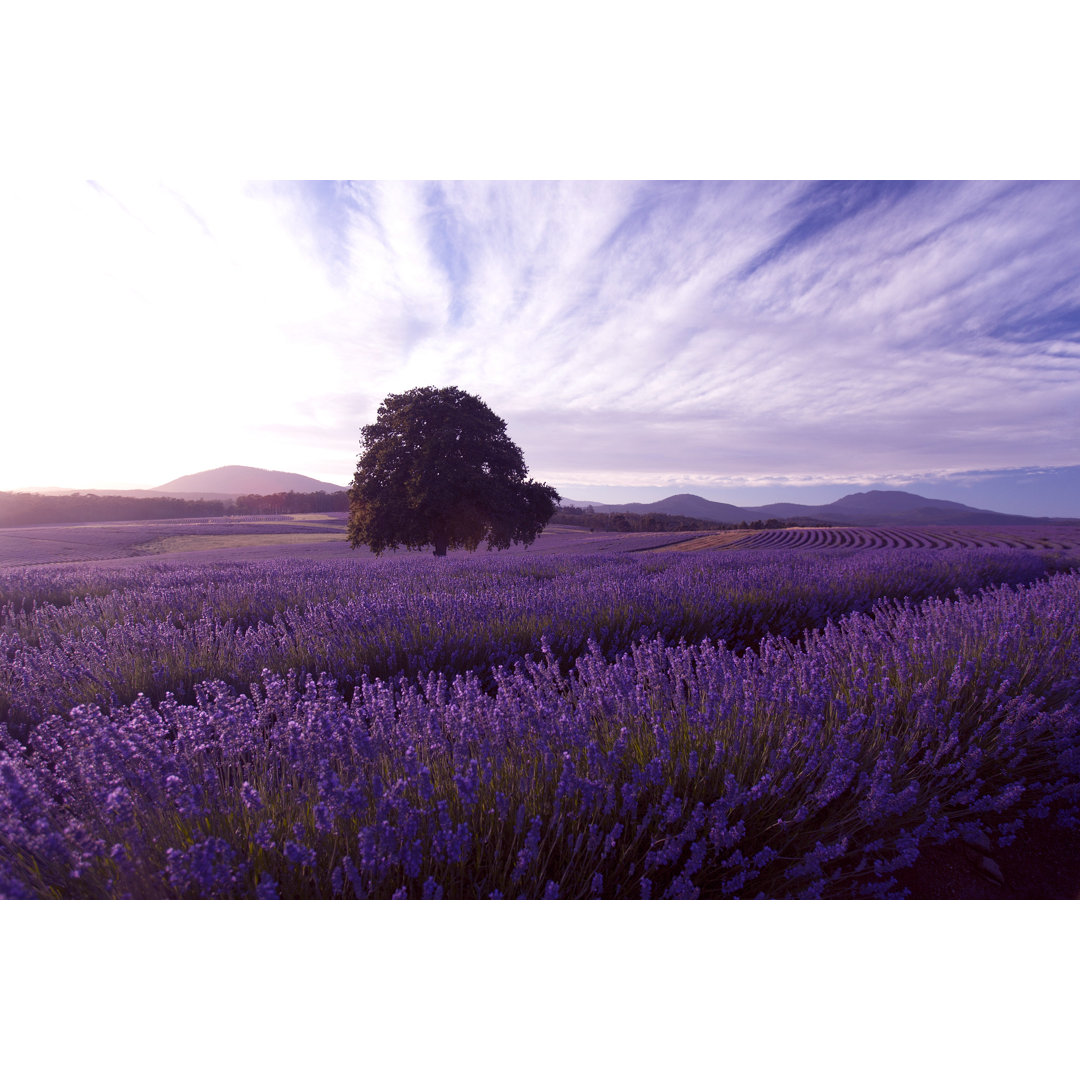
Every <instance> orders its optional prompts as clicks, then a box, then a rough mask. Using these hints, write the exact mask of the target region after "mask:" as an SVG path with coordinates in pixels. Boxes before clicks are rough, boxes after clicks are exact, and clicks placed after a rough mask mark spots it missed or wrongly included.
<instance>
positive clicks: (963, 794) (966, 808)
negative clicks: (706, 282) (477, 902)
mask: <svg viewBox="0 0 1080 1080" xmlns="http://www.w3.org/2000/svg"><path fill="white" fill-rule="evenodd" d="M788 561H789V565H790V557H789V560H788ZM521 565H522V567H523V568H524V567H526V565H527V564H526V563H522V564H521ZM829 565H834V566H837V567H838V566H840V565H842V564H839V563H837V564H829ZM641 566H642V568H643V569H642V575H643V578H644V580H646V581H647V580H648V578H649V575H650V574H651V577H653V578H657V579H660V580H663V574H664V572H665V570H666V569H667V567H666V566H665V565H664V564H663V562H660V563H656V562H649V561H643V562H642V563H641ZM708 566H709V564H708V561H707V560H706V561H702V562H698V561H697V560H695V561H694V564H693V565H692V566H691V567H690V569H689V570H684V571H683V573H690V576H691V579H692V577H693V573H694V572H700V573H703V574H704V575H705V577H706V580H708ZM703 567H704V568H705V569H702V568H703ZM847 568H848V569H849V571H850V570H851V569H852V568H853V567H852V565H851V564H848V567H847ZM854 568H856V569H857V568H858V564H855V567H854ZM536 569H537V567H535V566H534V567H532V568H531V571H530V572H535V571H536ZM617 569H618V568H617V567H613V570H612V572H613V576H614V577H615V579H616V584H617V582H618V581H619V580H620V579H619V577H618V573H617V572H616V571H617ZM863 569H864V570H865V569H866V568H865V567H864V568H863ZM950 573H951V572H950ZM522 576H523V578H524V573H523V574H522ZM838 576H839V575H838ZM546 580H547V581H557V580H558V578H548V579H546ZM522 584H524V581H523V582H522ZM683 584H684V585H685V584H686V581H685V579H683ZM743 584H744V588H745V589H747V590H750V583H749V582H744V583H743ZM758 584H759V591H760V578H759V580H758ZM703 591H704V590H703ZM627 592H628V593H629V589H627ZM795 594H796V595H798V593H797V590H795ZM531 595H532V594H531V592H530V589H529V587H526V588H525V589H524V591H523V597H522V600H521V605H520V606H521V607H524V608H525V610H528V609H527V607H526V605H525V601H526V600H528V599H529V598H530V597H531ZM569 595H570V596H571V597H572V596H573V594H572V593H570V594H569ZM747 595H750V593H749V592H748V593H747ZM755 595H756V594H755ZM810 597H811V598H813V599H814V600H815V602H819V603H820V602H821V601H820V600H818V599H817V596H816V594H814V593H813V590H811V592H810ZM607 598H608V600H609V602H611V600H612V599H615V598H618V590H617V588H613V589H611V590H610V591H609V592H608V594H607ZM1078 602H1080V575H1077V574H1075V573H1073V574H1063V575H1057V576H1055V577H1052V578H1050V579H1049V580H1045V581H1039V582H1036V583H1034V584H1031V585H1027V586H1019V587H1017V586H1010V585H999V586H997V587H994V588H989V589H986V590H984V591H982V592H981V593H979V594H978V595H974V596H971V595H961V596H957V597H953V598H940V597H939V598H935V599H928V600H924V601H922V602H919V603H916V602H914V601H913V600H911V599H907V600H898V601H880V600H879V601H877V602H875V603H873V604H872V605H871V610H870V611H868V612H862V613H854V614H848V615H845V616H843V617H841V618H838V619H835V620H832V621H826V622H824V623H823V625H822V626H821V627H820V628H818V629H812V630H810V631H809V632H808V633H805V634H804V635H803V636H802V637H801V638H798V639H793V638H792V636H790V634H789V635H785V636H777V635H772V636H769V637H767V638H766V639H765V640H764V641H762V642H760V643H759V644H758V647H757V648H756V649H743V650H737V649H731V648H728V647H726V646H725V645H723V644H720V643H717V642H714V641H709V640H702V641H697V642H694V643H690V644H687V643H685V642H683V643H678V642H672V641H669V640H665V639H664V638H663V637H662V636H660V635H659V634H654V635H653V636H652V637H651V638H650V639H649V640H641V639H639V640H637V641H635V642H632V643H631V645H630V647H629V648H628V649H626V650H624V651H623V652H622V653H621V654H620V655H618V656H615V657H612V656H611V655H609V653H608V651H607V650H606V648H605V646H604V645H603V644H601V642H600V641H599V640H595V639H594V640H592V641H589V642H587V643H586V647H585V649H584V650H583V651H582V652H581V653H580V654H579V655H578V656H577V657H576V658H575V659H574V661H573V663H572V664H570V665H567V664H566V663H560V658H559V657H558V656H557V655H556V653H555V652H554V650H553V649H552V647H551V646H550V644H549V643H548V642H547V641H546V640H542V644H541V648H540V649H538V650H536V651H535V653H534V655H533V656H531V657H525V658H518V659H515V660H513V662H512V663H509V664H504V665H502V666H498V667H496V668H495V669H494V670H493V671H491V673H490V678H489V680H488V681H489V683H490V685H485V682H484V681H483V680H481V678H480V677H479V675H478V674H477V673H475V672H464V673H447V672H445V671H440V670H437V669H435V668H430V669H429V670H427V671H426V672H419V673H412V674H403V673H401V672H400V671H399V672H398V673H396V674H394V675H393V676H387V677H381V676H368V675H362V676H361V677H360V678H359V680H358V682H357V684H356V687H355V692H354V693H352V694H351V696H350V695H346V694H345V693H343V691H342V687H341V684H340V680H339V679H338V678H336V677H335V676H334V675H333V674H331V673H329V672H326V671H324V672H322V673H320V674H318V675H316V674H314V673H312V671H311V669H309V672H308V673H306V674H305V673H302V672H299V671H296V672H285V673H282V672H274V671H271V670H269V669H268V670H265V671H263V672H262V673H261V674H260V676H259V677H258V678H257V679H255V680H254V681H253V683H252V685H251V687H250V689H249V690H248V691H247V692H246V693H242V692H240V691H239V690H238V689H237V688H236V687H235V686H230V685H229V684H227V683H225V682H223V681H221V680H207V681H203V682H200V683H199V684H197V685H196V686H195V688H194V690H193V696H194V700H193V701H192V702H190V703H187V702H182V701H180V700H179V699H178V698H177V697H176V696H174V695H172V694H169V693H166V694H165V695H164V697H163V698H162V699H161V700H160V701H157V702H154V701H152V700H151V699H150V698H149V697H147V696H138V697H136V698H135V699H134V700H133V701H131V702H129V703H126V704H114V705H112V706H110V707H108V708H107V709H106V708H102V707H101V706H100V705H95V704H82V705H79V706H77V707H76V708H74V709H73V710H72V711H71V713H70V715H69V716H60V715H56V714H53V715H49V716H47V717H43V718H41V719H40V720H39V721H38V722H37V723H36V725H35V726H34V727H33V729H32V731H31V732H30V733H29V736H28V738H27V741H26V743H25V745H24V743H22V742H21V741H19V740H17V739H15V738H14V737H12V736H11V735H4V737H3V738H4V741H3V747H2V750H0V779H2V783H0V838H2V839H0V891H2V892H3V893H4V895H8V896H12V897H18V896H58V897H59V896H64V897H67V896H87V897H90V896H93V897H99V896H100V897H119V896H137V897H251V898H256V897H258V898H272V897H325V898H330V897H381V898H392V897H402V898H403V897H410V898H436V897H443V898H486V897H490V898H511V897H530V898H542V897H548V898H554V897H558V898H588V897H601V898H660V897H665V898H684V897H685V898H690V897H755V896H766V897H813V896H852V895H855V896H888V895H893V894H895V879H894V878H893V874H894V873H895V871H896V870H897V869H899V868H901V867H903V866H907V865H910V864H911V863H912V862H913V861H914V859H915V858H916V856H917V854H918V851H919V848H920V845H922V844H924V843H926V842H928V841H940V840H944V839H947V838H949V837H951V836H954V835H958V834H960V833H961V832H962V831H963V830H964V829H967V828H972V827H975V826H981V827H989V828H992V829H993V830H994V831H995V832H996V834H997V835H998V836H999V838H1000V839H1001V840H1002V841H1003V842H1004V841H1007V840H1008V839H1009V838H1010V837H1011V836H1012V835H1013V834H1014V833H1015V831H1016V829H1017V828H1018V827H1019V826H1020V824H1021V822H1022V821H1023V820H1024V818H1025V817H1026V816H1027V815H1031V814H1036V815H1044V814H1047V813H1050V812H1055V813H1057V814H1059V815H1060V816H1063V817H1064V818H1066V819H1068V818H1069V815H1070V814H1071V813H1072V809H1071V808H1074V807H1075V805H1076V796H1077V792H1078V779H1080V677H1078V675H1077V672H1078V671H1080V663H1078V661H1080V630H1078V621H1077V619H1076V611H1077V606H1078ZM807 603H809V601H807ZM72 606H74V605H72ZM447 610H449V609H447ZM491 610H494V609H491ZM515 610H520V608H518V609H515ZM541 610H543V609H541ZM780 610H781V613H782V614H783V612H784V611H785V610H786V609H780ZM813 611H814V612H815V613H819V611H820V609H819V608H816V607H815V608H813ZM23 614H24V615H25V614H26V609H25V608H24V609H23ZM784 626H785V627H787V626H788V624H787V623H784ZM249 629H250V628H249ZM535 629H537V630H540V629H541V627H536V628H535Z"/></svg>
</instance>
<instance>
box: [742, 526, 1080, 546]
mask: <svg viewBox="0 0 1080 1080" xmlns="http://www.w3.org/2000/svg"><path fill="white" fill-rule="evenodd" d="M721 539H723V538H721ZM725 546H727V547H728V548H729V549H731V550H736V549H738V550H744V551H745V550H754V551H765V550H769V551H809V550H819V549H822V548H826V549H833V548H836V549H849V550H860V549H879V548H915V549H919V548H925V549H931V550H942V551H946V550H954V549H965V550H966V549H985V548H989V549H999V550H1026V551H1076V550H1077V549H1078V548H1080V527H1077V526H1075V525H1028V526H1009V527H1008V528H999V527H996V526H986V525H984V526H980V525H969V526H954V527H950V526H939V527H936V528H911V527H896V528H871V527H868V526H852V527H848V528H845V527H842V526H831V527H829V528H800V529H763V530H761V531H760V532H754V533H751V534H749V535H747V536H740V537H737V538H736V539H734V540H732V541H730V542H727V543H726V544H725Z"/></svg>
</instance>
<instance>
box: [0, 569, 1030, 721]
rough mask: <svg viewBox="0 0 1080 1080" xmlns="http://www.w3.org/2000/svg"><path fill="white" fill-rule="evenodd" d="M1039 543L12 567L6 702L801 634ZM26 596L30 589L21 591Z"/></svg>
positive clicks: (50, 709) (1015, 579)
mask: <svg viewBox="0 0 1080 1080" xmlns="http://www.w3.org/2000/svg"><path fill="white" fill-rule="evenodd" d="M1045 568H1046V563H1045V562H1044V561H1043V559H1041V558H1040V557H1038V556H1036V555H1033V554H1021V553H989V552H987V553H964V552H944V553H943V552H938V553H933V552H897V551H887V552H878V553H874V552H866V553H848V554H843V553H839V554H836V555H824V556H823V555H820V554H810V555H803V556H800V555H795V554H789V553H769V552H763V553H738V554H736V553H723V552H710V553H702V554H696V555H688V554H686V553H656V554H637V555H610V554H609V555H599V556H521V557H518V558H516V559H513V560H496V559H486V558H478V559H473V560H460V561H448V562H445V563H443V562H438V563H434V564H433V562H432V561H431V560H410V561H400V562H391V563H386V564H382V563H373V562H370V561H366V562H363V563H355V564H354V563H342V562H333V563H318V562H309V561H273V562H262V563H251V564H234V565H222V566H212V567H173V568H167V567H153V566H150V567H147V566H141V567H138V568H135V569H123V570H120V569H117V570H111V569H99V570H97V571H88V570H85V569H83V570H74V571H63V570H58V569H52V570H50V571H47V572H46V571H30V570H24V571H13V572H10V573H9V574H7V575H3V576H0V583H2V584H3V587H4V589H5V591H6V595H7V597H8V598H9V599H8V600H7V602H6V603H5V604H4V605H3V606H2V607H0V719H3V720H6V721H7V723H8V724H9V725H10V727H11V728H12V730H15V731H17V732H19V733H21V734H25V732H26V731H27V730H28V729H29V727H30V726H32V725H33V724H34V723H37V722H39V721H40V720H42V719H43V718H45V717H46V716H48V715H49V714H50V713H66V712H67V711H68V710H70V709H72V708H73V707H75V706H76V705H80V704H89V703H96V704H99V705H101V706H113V705H116V704H125V703H130V702H132V701H134V700H135V698H136V697H137V696H138V695H139V694H140V693H141V694H145V695H147V696H148V697H150V698H151V699H152V700H155V701H157V700H160V699H161V698H162V697H164V695H165V694H166V693H173V694H175V695H176V696H177V697H178V699H180V700H182V701H188V702H190V701H191V700H193V698H192V697H191V693H192V687H193V686H194V684H195V683H198V682H201V681H205V680H207V679H221V680H224V681H225V682H228V683H229V684H230V685H232V686H234V687H237V688H240V689H243V688H246V687H247V686H248V685H250V684H251V683H252V682H254V681H256V680H257V679H258V678H259V677H260V674H261V672H262V671H263V670H264V669H269V670H271V671H276V672H284V671H287V670H290V669H295V670H297V671H307V672H325V673H327V674H329V675H330V676H331V677H332V678H333V679H335V680H336V681H337V683H338V685H339V688H341V689H342V690H343V691H345V692H346V693H348V689H349V687H350V686H351V685H353V684H355V683H356V682H358V681H359V679H360V678H361V676H364V675H366V676H368V677H369V678H374V677H390V676H394V675H397V674H406V675H420V674H424V673H427V672H431V671H439V672H442V673H444V674H446V675H449V676H452V675H454V674H458V673H461V672H464V671H467V670H477V671H479V672H490V670H491V669H492V668H495V667H498V666H500V665H508V664H511V663H513V661H514V660H516V659H518V658H520V657H522V656H524V655H525V654H526V653H528V652H530V651H532V652H535V651H536V650H537V649H538V648H539V643H540V640H541V637H542V636H543V637H545V638H546V639H547V641H548V643H549V648H550V650H551V651H552V653H553V655H554V656H555V657H556V658H557V659H558V660H559V661H560V662H562V663H563V664H564V665H565V664H568V663H569V662H571V661H572V660H573V658H574V657H576V656H578V655H580V654H582V653H583V652H585V650H586V647H587V643H588V642H590V641H592V642H594V643H595V644H596V646H597V647H598V648H599V650H600V651H601V653H602V654H604V655H606V656H608V657H611V656H614V655H615V654H616V653H617V652H618V651H620V650H623V649H626V648H627V647H628V646H629V645H630V644H632V643H633V642H634V641H637V640H641V639H644V638H653V637H660V638H662V639H663V640H666V641H670V642H677V641H679V640H680V639H685V640H687V641H696V640H701V639H703V638H706V637H708V638H711V639H713V640H723V641H725V642H726V643H727V644H728V645H729V646H731V647H733V648H736V649H741V648H745V647H748V646H753V645H756V644H757V642H758V641H760V640H761V639H762V638H763V637H764V636H766V635H767V634H770V633H771V634H777V635H782V636H794V635H797V634H799V633H801V632H802V631H804V630H806V629H809V628H812V627H819V626H823V625H825V623H826V622H827V621H828V620H829V619H835V618H837V617H839V616H841V615H843V614H845V613H848V612H852V611H868V610H869V609H870V608H871V606H872V605H873V603H874V602H875V601H876V600H877V599H878V598H881V597H904V596H910V597H912V598H916V599H918V598H923V597H928V596H939V595H945V594H948V593H950V592H952V590H954V589H963V590H966V591H968V592H972V591H975V590H977V589H979V588H981V587H983V586H985V585H988V584H993V583H996V582H1011V583H1019V582H1025V581H1032V580H1034V579H1035V578H1037V577H1039V576H1041V575H1042V574H1043V573H1044V572H1045ZM16 598H18V599H16Z"/></svg>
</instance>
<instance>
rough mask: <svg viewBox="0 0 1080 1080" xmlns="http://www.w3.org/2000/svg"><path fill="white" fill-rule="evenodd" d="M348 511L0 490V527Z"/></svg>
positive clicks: (558, 517) (600, 515) (656, 525)
mask: <svg viewBox="0 0 1080 1080" xmlns="http://www.w3.org/2000/svg"><path fill="white" fill-rule="evenodd" d="M348 509H349V493H348V491H331V492H326V491H315V492H305V491H278V492H276V493H275V494H273V495H237V496H236V498H235V499H234V500H232V501H227V500H223V499H174V498H171V497H169V496H165V495H162V496H160V497H158V496H150V497H147V498H135V497H134V496H131V495H92V494H85V495H83V494H78V493H76V494H72V495H39V494H37V493H34V492H11V491H0V528H9V527H11V526H14V525H62V524H65V523H68V524H70V523H71V522H76V521H147V520H152V519H155V518H203V517H224V516H226V515H230V514H326V513H333V512H344V511H347V510H348ZM551 524H553V525H578V526H581V527H584V528H587V529H594V530H596V531H597V532H717V531H722V530H730V529H777V528H780V527H782V526H783V525H784V524H785V522H782V521H778V520H776V519H775V518H770V519H769V520H768V521H740V522H739V523H738V524H737V525H728V524H725V523H723V522H719V521H707V520H705V519H704V518H693V517H684V516H682V515H681V514H659V513H651V512H650V513H647V514H631V513H627V512H625V511H621V510H620V511H615V512H612V513H607V512H604V511H600V510H594V509H593V508H592V507H591V506H590V507H579V506H564V507H561V508H560V509H558V510H556V511H555V516H554V517H553V518H552V519H551Z"/></svg>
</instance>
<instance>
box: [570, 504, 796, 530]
mask: <svg viewBox="0 0 1080 1080" xmlns="http://www.w3.org/2000/svg"><path fill="white" fill-rule="evenodd" d="M551 524H552V525H580V526H583V527H584V528H587V529H595V530H596V531H597V532H726V531H730V530H732V529H780V528H783V526H784V524H785V523H784V522H783V521H779V520H777V519H776V518H769V520H768V521H740V522H739V523H738V524H737V525H734V524H731V525H729V524H726V523H725V522H722V521H707V520H706V519H705V518H694V517H684V516H683V515H681V514H659V513H654V512H652V511H650V512H649V513H647V514H631V513H628V512H627V511H624V510H617V511H613V512H612V513H605V512H602V511H600V510H594V509H593V508H592V507H591V506H587V507H582V506H563V507H560V508H559V509H558V510H556V511H555V516H554V517H553V518H552V519H551Z"/></svg>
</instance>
